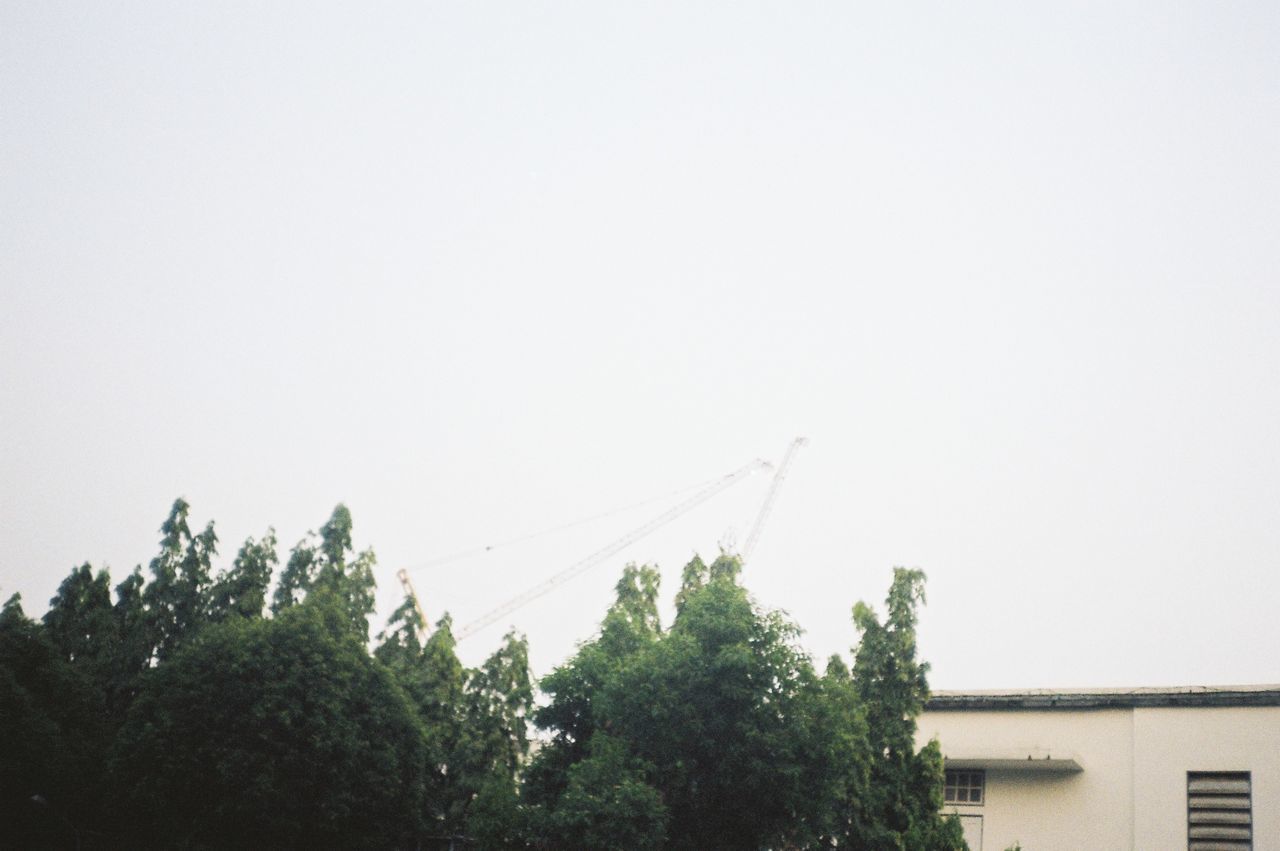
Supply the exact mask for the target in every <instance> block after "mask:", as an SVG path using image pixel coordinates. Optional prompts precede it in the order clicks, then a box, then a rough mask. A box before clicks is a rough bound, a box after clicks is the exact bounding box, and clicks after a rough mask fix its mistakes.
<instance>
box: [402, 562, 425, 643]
mask: <svg viewBox="0 0 1280 851" xmlns="http://www.w3.org/2000/svg"><path fill="white" fill-rule="evenodd" d="M396 576H397V577H398V578H399V579H400V587H401V588H403V589H404V595H405V597H407V598H409V599H410V600H412V601H413V610H414V611H415V612H417V613H418V641H419V642H420V643H422V644H426V643H427V613H426V612H424V611H422V603H420V602H419V601H418V593H417V592H416V591H414V590H413V583H412V582H410V581H409V571H407V570H405V569H404V568H403V567H402V568H400V570H399V571H397V572H396Z"/></svg>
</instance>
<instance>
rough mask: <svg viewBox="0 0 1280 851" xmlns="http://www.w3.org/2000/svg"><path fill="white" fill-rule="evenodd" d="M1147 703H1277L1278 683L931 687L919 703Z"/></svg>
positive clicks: (932, 707) (951, 706)
mask: <svg viewBox="0 0 1280 851" xmlns="http://www.w3.org/2000/svg"><path fill="white" fill-rule="evenodd" d="M1153 706H1280V685H1247V686H1175V687H1168V688H1072V689H1051V688H1037V689H984V690H979V691H935V692H934V693H933V694H932V696H930V698H929V700H928V702H927V703H926V704H925V710H926V711H928V712H946V711H955V710H964V709H1127V708H1132V707H1153Z"/></svg>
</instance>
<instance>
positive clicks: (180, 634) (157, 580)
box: [143, 498, 218, 661]
mask: <svg viewBox="0 0 1280 851" xmlns="http://www.w3.org/2000/svg"><path fill="white" fill-rule="evenodd" d="M190 510H191V506H190V505H188V504H187V501H186V500H184V499H181V498H179V499H178V500H176V501H175V502H174V503H173V508H172V509H171V510H170V512H169V517H168V519H166V520H165V522H164V524H163V525H162V526H161V527H160V532H161V534H162V535H163V537H162V538H161V540H160V553H159V555H157V556H156V557H155V558H153V559H152V560H151V582H150V583H148V584H147V586H146V589H145V591H144V592H143V603H144V605H145V607H146V611H147V618H148V621H149V625H150V630H151V642H152V647H153V653H154V657H155V659H156V660H158V661H162V660H164V659H166V658H167V657H168V656H170V655H172V654H173V652H174V651H175V650H176V649H177V647H178V645H180V644H181V643H182V642H183V641H185V640H186V639H187V638H189V637H191V636H192V635H194V634H195V633H196V632H197V631H198V630H199V628H200V627H201V626H203V625H204V624H205V622H206V621H207V616H206V615H207V610H208V599H207V598H208V593H209V586H210V582H211V572H212V566H211V561H212V559H213V556H214V555H216V554H217V551H218V536H217V534H216V533H215V532H214V531H213V522H212V521H210V522H209V524H208V525H207V526H205V528H204V531H202V532H200V533H199V534H196V535H193V534H191V527H190V525H189V524H188V522H187V517H188V514H189V512H190Z"/></svg>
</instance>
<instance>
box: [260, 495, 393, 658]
mask: <svg viewBox="0 0 1280 851" xmlns="http://www.w3.org/2000/svg"><path fill="white" fill-rule="evenodd" d="M351 527H352V523H351V512H350V511H349V510H347V507H346V506H345V505H338V506H337V507H336V508H334V509H333V514H332V515H331V516H330V517H329V520H328V521H327V522H326V523H325V524H324V525H323V526H321V527H320V535H319V537H317V536H316V535H315V534H314V533H308V534H307V537H305V538H303V539H302V540H301V541H299V542H298V544H297V546H295V547H294V548H293V552H292V553H291V554H290V556H289V561H288V563H287V564H286V565H285V569H284V570H283V571H282V572H281V574H280V580H279V583H278V584H277V585H276V590H275V595H274V597H273V599H272V604H271V611H272V612H273V613H276V614H279V613H280V612H281V611H283V610H285V609H287V608H289V607H290V606H293V605H296V604H297V603H299V602H301V601H302V600H303V599H305V598H306V596H307V594H308V593H309V592H311V591H312V590H319V589H324V590H326V591H328V592H329V593H331V594H333V595H334V596H335V597H336V598H337V599H338V600H339V601H340V602H341V605H342V608H343V610H344V611H345V612H346V615H347V619H348V621H349V622H350V623H351V625H352V627H353V628H354V629H356V630H357V631H358V632H359V633H360V634H361V635H363V636H364V637H365V640H366V641H367V640H368V637H369V615H371V614H373V606H374V588H375V586H376V583H375V581H374V578H373V567H374V565H375V564H376V563H377V559H376V558H375V557H374V554H373V550H364V551H363V552H360V553H356V552H355V551H354V550H353V549H352V547H351Z"/></svg>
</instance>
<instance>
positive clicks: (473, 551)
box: [404, 476, 722, 573]
mask: <svg viewBox="0 0 1280 851" xmlns="http://www.w3.org/2000/svg"><path fill="white" fill-rule="evenodd" d="M721 478H722V477H721V476H715V477H713V478H710V479H703V480H702V481H700V482H698V483H696V484H692V485H686V486H685V487H682V488H678V489H677V490H673V491H670V492H668V493H664V494H661V495H659V496H653V497H649V498H648V499H645V500H641V501H640V502H635V503H632V504H631V505H624V506H622V507H621V508H613V509H610V510H609V511H605V512H602V513H600V514H593V515H591V516H590V517H583V518H581V519H579V520H571V521H570V522H568V523H561V524H560V525H558V526H551V527H549V528H546V529H540V530H538V531H536V532H528V533H526V534H523V535H517V536H515V537H513V538H506V539H504V540H501V541H498V542H497V543H496V544H487V545H484V546H479V547H471V548H469V549H465V550H458V551H457V552H453V553H449V554H448V555H442V556H437V557H436V558H433V559H429V560H427V561H424V562H422V563H421V564H418V565H415V566H413V567H407V568H404V571H405V572H407V573H413V572H416V571H419V570H426V569H427V568H428V567H436V566H437V565H441V564H449V563H450V562H454V561H464V560H466V559H469V558H476V557H477V556H482V555H484V554H485V553H488V552H492V551H494V550H499V549H503V548H504V547H510V546H514V545H516V544H523V543H524V542H526V541H532V540H535V539H537V538H543V537H546V536H547V535H554V534H556V533H557V532H564V531H566V530H569V529H573V528H575V527H577V526H585V525H586V524H588V523H594V522H595V521H597V520H604V519H605V518H607V517H613V516H614V515H615V514H623V513H624V512H627V511H634V510H635V509H637V508H644V507H645V506H646V505H652V504H653V503H655V502H663V501H665V500H668V499H672V498H674V497H677V496H680V495H681V494H686V493H688V492H689V491H692V490H697V489H698V488H704V487H707V486H708V485H710V484H711V483H712V482H717V481H719V480H720V479H721Z"/></svg>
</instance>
